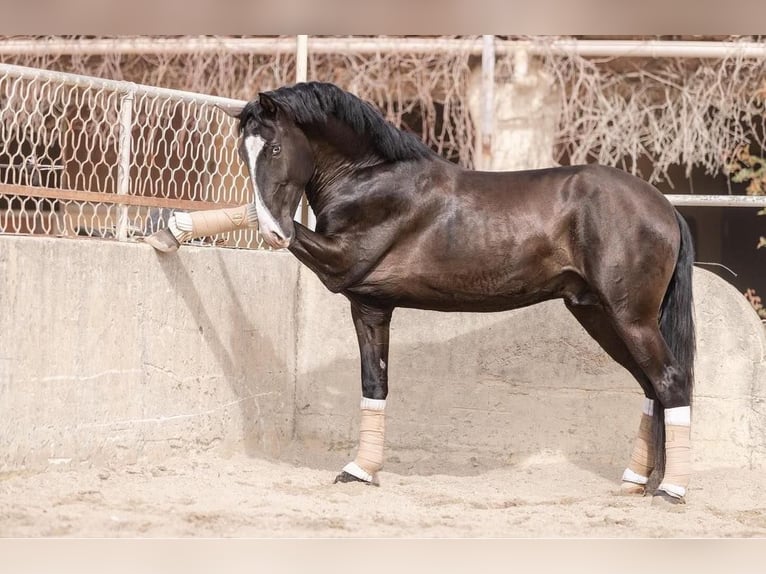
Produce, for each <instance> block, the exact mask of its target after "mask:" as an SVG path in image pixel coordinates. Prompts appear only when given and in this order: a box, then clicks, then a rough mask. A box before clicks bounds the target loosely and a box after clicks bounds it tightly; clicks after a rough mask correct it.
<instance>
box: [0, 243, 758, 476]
mask: <svg viewBox="0 0 766 574" xmlns="http://www.w3.org/2000/svg"><path fill="white" fill-rule="evenodd" d="M695 296H696V303H697V320H698V337H699V350H698V353H699V360H698V364H697V393H696V402H695V409H694V415H693V416H694V423H695V425H694V431H693V440H694V445H695V446H694V449H695V450H694V458H695V466H697V467H698V468H701V467H715V466H734V467H741V468H763V467H766V447H765V446H764V445H766V417H764V414H766V407H765V406H764V404H765V401H766V358H765V357H766V336H765V335H764V330H763V327H762V326H761V324H760V323H759V321H758V319H757V318H756V316H755V313H753V312H752V310H751V309H749V307H748V305H747V303H746V302H745V300H744V298H743V297H742V296H741V295H740V294H739V293H738V292H737V291H736V290H734V289H733V288H732V287H730V286H729V285H728V284H726V283H725V282H724V281H723V280H721V279H720V278H718V277H716V276H715V275H713V274H711V273H708V272H705V271H701V270H697V271H695ZM0 303H1V304H2V307H3V309H4V310H5V311H4V312H3V313H2V315H0V440H2V442H1V443H0V444H3V445H4V448H3V449H0V470H17V469H20V468H44V467H46V466H47V465H49V464H56V463H62V464H78V463H84V464H90V463H92V462H97V463H98V462H103V461H112V462H115V463H126V462H127V463H130V462H131V461H134V460H136V459H137V458H139V457H151V458H156V459H157V460H161V459H162V457H164V456H165V455H167V454H170V453H173V452H184V451H188V450H199V449H208V448H215V449H217V450H219V451H220V452H222V453H226V452H231V451H232V450H234V449H244V450H245V451H246V452H248V453H250V454H252V455H258V456H272V457H279V458H282V459H285V460H289V461H293V462H296V463H300V464H315V465H318V466H323V467H327V468H336V467H337V465H338V464H342V463H343V462H345V460H346V458H347V457H348V456H351V455H353V452H354V450H355V446H356V440H357V425H358V405H359V397H360V383H359V358H358V351H357V347H356V339H355V336H354V330H353V327H352V324H351V319H350V312H349V308H348V304H347V302H346V300H345V299H344V298H343V297H342V296H340V295H332V294H330V293H329V292H328V291H326V290H325V289H324V287H323V286H322V285H321V284H320V283H319V281H318V280H317V279H316V278H315V277H314V275H313V274H312V273H311V272H310V271H308V270H307V269H305V268H302V267H300V266H299V264H298V263H297V262H296V261H295V259H294V258H293V257H292V256H291V255H289V254H287V253H266V252H253V251H233V250H223V249H211V248H191V247H189V248H186V247H185V248H184V249H182V250H181V251H180V252H179V253H178V254H177V255H171V256H162V255H157V254H155V252H154V251H153V250H152V249H151V248H150V247H148V246H145V245H138V244H119V243H115V242H105V241H86V240H77V241H67V240H62V239H36V238H35V239H32V238H18V237H7V236H6V237H0ZM389 372H390V395H389V401H388V409H387V413H388V435H387V440H388V446H389V448H388V450H387V461H386V468H387V469H388V470H394V471H400V472H419V473H430V472H454V473H460V472H475V471H476V469H484V468H491V467H494V466H500V465H505V464H508V463H509V462H510V463H515V462H523V461H524V460H525V459H527V458H528V457H540V456H564V457H568V458H570V459H572V460H577V461H583V464H590V465H609V466H615V465H617V466H619V465H622V464H623V463H624V460H625V457H626V456H627V455H628V452H629V449H630V442H631V441H632V438H633V436H634V433H635V430H636V426H637V424H638V419H639V414H640V407H641V400H642V399H641V393H640V390H639V388H638V385H637V384H636V383H635V382H634V381H633V380H632V379H631V377H630V376H629V375H628V374H627V373H626V372H624V371H623V370H622V369H621V368H620V367H619V366H617V365H616V364H614V363H613V362H612V361H611V360H610V359H609V358H608V357H607V356H606V355H605V354H604V353H603V352H602V351H601V350H600V348H599V347H598V346H597V345H596V343H595V342H594V341H592V340H591V339H590V338H589V337H588V336H587V335H586V334H585V332H584V331H583V330H582V329H581V328H580V326H579V325H578V324H577V323H576V322H575V321H574V319H572V318H571V317H570V316H569V314H568V312H567V311H566V310H565V308H564V306H563V305H562V304H561V303H560V302H549V303H545V304H542V305H538V306H535V307H531V308H527V309H521V310H518V311H513V312H507V313H496V314H486V315H481V314H457V313H455V314H443V313H433V312H424V311H414V310H405V309H399V310H397V311H395V313H394V319H393V324H392V332H391V353H390V361H389Z"/></svg>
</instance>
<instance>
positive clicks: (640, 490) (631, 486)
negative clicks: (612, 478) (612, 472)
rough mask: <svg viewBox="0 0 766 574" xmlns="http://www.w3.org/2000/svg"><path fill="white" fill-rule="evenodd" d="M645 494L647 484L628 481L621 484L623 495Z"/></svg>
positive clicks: (621, 493)
mask: <svg viewBox="0 0 766 574" xmlns="http://www.w3.org/2000/svg"><path fill="white" fill-rule="evenodd" d="M645 494H646V485H643V484H636V483H635V482H628V481H625V482H623V483H622V484H621V485H620V495H621V496H644V495H645Z"/></svg>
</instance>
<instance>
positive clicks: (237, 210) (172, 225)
mask: <svg viewBox="0 0 766 574" xmlns="http://www.w3.org/2000/svg"><path fill="white" fill-rule="evenodd" d="M257 225H258V216H257V215H256V211H255V204H253V203H248V204H245V205H240V206H239V207H230V208H225V209H210V210H206V211H191V212H182V211H177V212H175V213H174V214H173V215H171V216H170V219H169V220H168V226H167V227H166V228H164V229H160V230H159V231H156V232H155V233H152V234H151V235H149V236H148V237H145V238H144V241H145V242H146V243H148V244H149V245H151V246H152V247H154V248H155V249H156V250H157V251H162V252H163V253H172V252H174V251H178V248H179V247H180V246H181V243H183V242H184V241H188V240H189V239H194V238H195V237H206V236H208V235H217V234H218V233H226V232H227V231H236V230H237V229H247V228H250V227H256V226H257Z"/></svg>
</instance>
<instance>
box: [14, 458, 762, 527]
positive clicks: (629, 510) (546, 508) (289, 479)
mask: <svg viewBox="0 0 766 574" xmlns="http://www.w3.org/2000/svg"><path fill="white" fill-rule="evenodd" d="M615 472H617V473H618V471H617V469H615ZM605 474H608V473H607V472H603V471H602V472H593V471H591V470H586V469H583V468H581V467H579V466H576V465H573V464H571V463H569V462H567V461H566V460H564V459H562V458H557V457H555V456H551V457H547V458H546V457H540V458H538V459H537V460H529V461H527V462H526V463H524V464H523V465H515V466H512V467H508V468H501V469H496V470H491V471H486V472H481V473H479V474H477V475H475V476H449V475H430V476H423V475H409V476H404V475H400V474H395V473H390V472H385V471H384V472H381V474H380V477H381V483H382V485H381V487H379V488H376V487H373V486H366V485H362V484H344V485H333V484H332V479H333V478H334V475H335V473H334V472H331V471H328V470H317V469H312V468H301V467H296V466H292V465H289V464H285V463H280V462H272V461H267V460H263V459H257V458H248V457H246V456H244V455H237V456H235V457H233V458H226V459H225V458H220V457H217V456H215V455H212V454H205V455H194V456H190V457H187V458H178V459H170V460H167V461H165V462H164V463H163V464H161V465H157V464H151V465H140V464H137V465H132V466H127V467H122V468H119V469H116V468H82V469H76V470H72V469H67V470H59V469H56V470H51V471H48V472H45V473H39V474H30V475H21V474H16V475H5V476H3V477H1V478H0V536H3V537H40V536H53V537H658V536H659V537H729V536H733V537H752V536H759V537H762V536H766V489H763V488H758V486H757V485H759V484H761V483H762V477H761V476H760V475H759V474H758V473H756V472H755V471H731V470H716V471H707V472H698V473H697V474H696V475H695V477H694V484H693V486H692V488H691V489H690V493H689V497H688V498H689V504H687V505H686V506H684V507H680V508H675V509H673V510H668V508H667V507H665V506H664V505H662V506H660V507H657V506H653V505H652V501H651V498H649V497H641V498H626V497H621V496H617V495H615V494H614V492H615V490H616V488H617V482H616V480H609V479H606V478H604V475H605ZM618 475H619V473H618Z"/></svg>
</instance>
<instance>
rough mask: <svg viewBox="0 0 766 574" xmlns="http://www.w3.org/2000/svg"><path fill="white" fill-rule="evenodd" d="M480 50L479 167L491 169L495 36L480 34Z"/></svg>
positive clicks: (493, 120)
mask: <svg viewBox="0 0 766 574" xmlns="http://www.w3.org/2000/svg"><path fill="white" fill-rule="evenodd" d="M482 39H483V40H484V43H483V47H482V51H481V84H482V86H481V87H482V90H481V91H482V95H483V96H484V97H483V100H482V107H481V162H480V163H481V165H480V166H479V167H480V168H481V169H492V135H493V132H494V130H495V37H494V36H492V35H484V36H482Z"/></svg>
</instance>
